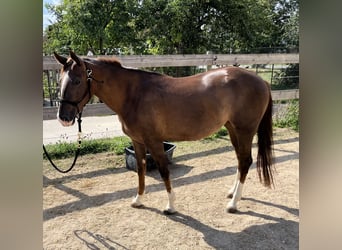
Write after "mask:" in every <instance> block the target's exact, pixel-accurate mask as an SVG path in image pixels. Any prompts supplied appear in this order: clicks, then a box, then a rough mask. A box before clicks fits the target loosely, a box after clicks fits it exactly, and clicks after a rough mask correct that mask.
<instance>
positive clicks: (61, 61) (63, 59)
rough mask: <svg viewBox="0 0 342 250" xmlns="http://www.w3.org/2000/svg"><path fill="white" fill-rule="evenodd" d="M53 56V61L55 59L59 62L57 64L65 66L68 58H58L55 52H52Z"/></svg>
mask: <svg viewBox="0 0 342 250" xmlns="http://www.w3.org/2000/svg"><path fill="white" fill-rule="evenodd" d="M53 55H54V57H55V59H56V61H57V62H59V63H60V64H62V65H65V64H66V62H67V60H68V58H66V57H64V56H60V55H58V54H57V53H56V52H53Z"/></svg>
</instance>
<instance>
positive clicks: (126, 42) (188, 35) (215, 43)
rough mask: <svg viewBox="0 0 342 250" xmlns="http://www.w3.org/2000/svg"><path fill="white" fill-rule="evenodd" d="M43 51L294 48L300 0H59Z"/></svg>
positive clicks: (51, 8) (177, 51) (183, 51)
mask: <svg viewBox="0 0 342 250" xmlns="http://www.w3.org/2000/svg"><path fill="white" fill-rule="evenodd" d="M47 8H48V10H49V11H50V12H51V13H52V14H54V15H55V16H56V19H57V21H56V23H54V24H52V25H50V26H48V27H47V28H46V30H45V31H44V46H43V51H44V53H46V54H51V53H52V51H54V50H57V51H59V52H62V53H63V52H67V50H68V48H69V47H71V48H73V49H74V50H76V51H77V52H78V53H79V54H86V53H87V51H89V50H91V51H92V52H93V53H94V54H191V53H206V52H208V51H211V52H215V53H240V52H243V53H250V52H253V53H255V52H265V48H266V49H267V48H270V47H288V46H293V47H298V43H299V42H298V0H200V1H198V0H139V1H135V0H122V1H118V0H72V1H71V0H62V1H61V3H60V4H59V5H52V4H48V5H47Z"/></svg>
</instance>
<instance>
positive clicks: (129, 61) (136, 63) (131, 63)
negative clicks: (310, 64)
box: [43, 53, 299, 120]
mask: <svg viewBox="0 0 342 250" xmlns="http://www.w3.org/2000/svg"><path fill="white" fill-rule="evenodd" d="M100 57H112V56H100ZM115 57H116V58H118V60H119V61H120V62H121V63H122V64H123V65H124V66H127V67H135V68H148V67H181V66H209V65H234V64H239V65H252V64H292V63H293V64H296V63H299V54H298V53H291V54H208V55H202V54H194V55H141V56H137V55H132V56H128V55H127V56H115ZM92 58H96V57H92ZM60 68H61V66H60V65H59V64H58V63H57V62H56V60H55V59H54V57H53V56H44V57H43V71H44V75H45V76H46V77H47V87H48V89H49V92H50V93H49V96H50V99H49V100H44V102H45V103H46V105H47V106H45V107H43V119H44V120H49V119H56V113H57V107H56V106H54V105H56V103H55V101H54V100H53V99H51V96H54V95H57V93H58V90H57V89H56V88H57V87H56V86H57V79H58V73H57V71H59V70H60ZM50 73H51V74H50ZM53 86H55V87H54V88H55V89H54V91H51V89H53ZM52 92H53V93H52ZM272 97H273V100H275V101H278V100H289V99H298V98H299V90H298V89H293V90H278V91H272ZM56 99H57V98H56ZM48 106H52V107H48ZM111 114H114V112H113V111H112V110H110V109H109V108H108V107H107V106H106V105H105V104H103V103H95V104H88V105H86V107H85V109H84V112H83V116H94V115H111Z"/></svg>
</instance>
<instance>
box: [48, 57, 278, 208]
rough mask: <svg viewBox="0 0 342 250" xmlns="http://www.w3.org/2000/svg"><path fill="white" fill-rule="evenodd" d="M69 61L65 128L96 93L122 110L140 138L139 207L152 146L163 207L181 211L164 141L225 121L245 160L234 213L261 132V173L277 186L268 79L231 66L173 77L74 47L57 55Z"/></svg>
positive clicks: (233, 193)
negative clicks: (78, 51)
mask: <svg viewBox="0 0 342 250" xmlns="http://www.w3.org/2000/svg"><path fill="white" fill-rule="evenodd" d="M54 56H55V58H56V60H57V61H58V62H59V63H60V64H62V65H63V67H62V70H61V98H62V99H61V103H60V106H59V110H58V114H57V118H58V120H59V121H60V122H61V123H62V125H63V126H70V125H73V124H74V122H75V117H77V116H78V114H79V113H80V112H81V111H82V110H83V107H84V106H85V105H86V103H87V102H88V101H89V99H90V98H91V97H92V95H96V96H97V97H98V98H100V100H101V101H103V102H104V103H105V104H106V105H107V106H108V107H109V108H111V109H112V110H113V111H115V113H116V114H117V115H118V117H119V119H120V122H121V124H122V130H123V131H124V133H125V134H127V135H128V136H129V137H130V138H131V139H132V143H133V147H134V150H135V154H136V159H137V165H138V171H137V172H138V177H139V186H138V194H137V195H136V197H135V198H134V199H133V202H132V206H133V207H140V206H142V205H143V203H142V200H143V196H144V191H145V173H146V152H147V150H148V151H149V152H150V153H151V155H152V157H153V159H154V160H155V161H156V162H157V164H158V169H159V172H160V175H161V177H162V179H163V181H164V183H165V187H166V191H167V194H168V203H167V207H166V210H164V213H166V214H172V213H175V212H176V209H175V206H174V201H175V194H174V191H173V189H172V186H171V181H170V175H169V170H168V164H169V161H168V158H167V156H166V155H165V152H164V147H163V141H186V140H198V139H201V138H204V137H206V136H208V135H210V134H212V133H214V132H216V131H217V130H219V129H220V128H221V127H222V126H225V127H226V128H227V129H228V132H229V136H230V139H231V142H232V144H233V146H234V149H235V152H236V156H237V159H238V168H237V173H236V179H235V182H234V185H233V186H232V188H231V189H230V190H229V192H228V197H229V198H232V199H231V200H230V201H229V202H228V204H227V211H228V212H231V213H233V212H236V211H237V202H238V201H239V200H240V198H241V194H242V188H243V185H244V183H245V180H246V176H247V173H248V169H249V167H250V165H251V164H252V155H251V148H252V140H253V137H254V135H255V134H257V135H258V156H257V162H256V167H257V172H258V174H259V179H260V181H261V182H263V183H264V184H265V186H268V187H269V186H270V185H271V184H272V183H273V177H272V162H273V156H272V154H273V150H272V144H273V140H272V136H273V134H272V98H271V91H270V87H269V85H268V83H266V82H265V81H264V80H263V79H261V78H260V77H259V76H257V75H256V74H254V73H253V72H250V71H247V70H245V69H242V68H238V67H233V66H232V67H226V68H219V69H214V70H211V71H208V72H206V73H200V74H196V75H193V76H189V77H180V78H173V77H170V76H167V75H162V74H158V73H152V72H146V71H142V70H138V69H131V68H125V67H123V66H122V65H121V63H120V62H119V61H117V60H116V59H115V58H112V59H108V58H98V59H89V58H81V57H79V56H77V55H76V54H75V53H74V52H72V51H70V57H69V58H66V57H63V56H60V55H58V54H57V53H54Z"/></svg>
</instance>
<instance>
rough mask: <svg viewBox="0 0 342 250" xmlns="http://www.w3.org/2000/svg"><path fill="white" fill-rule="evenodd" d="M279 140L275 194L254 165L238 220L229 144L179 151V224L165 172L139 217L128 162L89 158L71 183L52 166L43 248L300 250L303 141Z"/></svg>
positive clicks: (107, 156)
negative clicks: (168, 209) (170, 207)
mask: <svg viewBox="0 0 342 250" xmlns="http://www.w3.org/2000/svg"><path fill="white" fill-rule="evenodd" d="M274 140H275V147H274V148H275V150H274V152H275V155H276V174H275V188H273V189H268V188H265V187H263V186H262V184H260V183H259V180H258V177H257V173H256V170H255V164H253V165H252V167H251V169H250V172H249V174H248V177H247V180H246V185H245V187H244V191H243V198H242V200H241V201H240V202H239V203H238V209H239V211H238V212H237V213H236V214H229V213H227V212H226V211H225V208H226V205H227V202H228V200H229V199H228V198H226V196H227V193H228V189H229V188H230V187H231V185H232V184H233V181H234V176H235V171H236V158H235V153H234V151H233V149H232V147H231V143H230V142H229V141H227V139H220V140H217V141H215V142H214V143H213V142H210V141H209V142H208V141H199V142H191V143H189V142H186V143H176V144H177V148H176V150H175V153H174V159H173V163H174V164H173V165H172V166H171V167H170V171H171V176H172V182H173V187H174V191H175V193H176V197H177V199H176V208H177V210H178V213H176V214H175V215H171V216H166V215H164V214H163V213H162V210H163V209H164V208H165V206H166V203H167V194H166V191H165V188H164V184H163V182H161V178H160V177H159V173H158V171H155V170H154V171H150V172H148V173H147V176H146V186H147V188H146V189H147V190H146V191H147V194H146V200H145V207H144V208H141V209H136V208H132V207H131V206H130V203H131V201H132V198H133V197H134V196H135V194H136V190H137V183H138V180H137V174H136V173H135V172H133V171H129V170H127V169H126V168H125V163H124V159H123V156H115V155H113V154H111V153H103V154H97V155H87V156H82V157H81V158H80V159H79V161H78V163H77V165H76V167H75V170H73V171H72V172H70V173H68V174H65V175H63V174H59V173H57V172H56V171H54V170H53V169H52V168H51V166H50V165H49V163H48V162H46V161H44V163H43V178H44V186H43V195H44V197H43V230H44V233H43V248H44V249H298V247H299V243H298V239H299V236H298V234H299V190H298V189H299V188H298V187H299V135H298V133H296V132H293V131H290V130H287V129H276V130H275V138H274ZM203 148H204V149H203ZM253 156H254V157H253V158H254V159H256V148H253ZM69 161H70V160H69ZM68 163H69V162H68Z"/></svg>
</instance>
